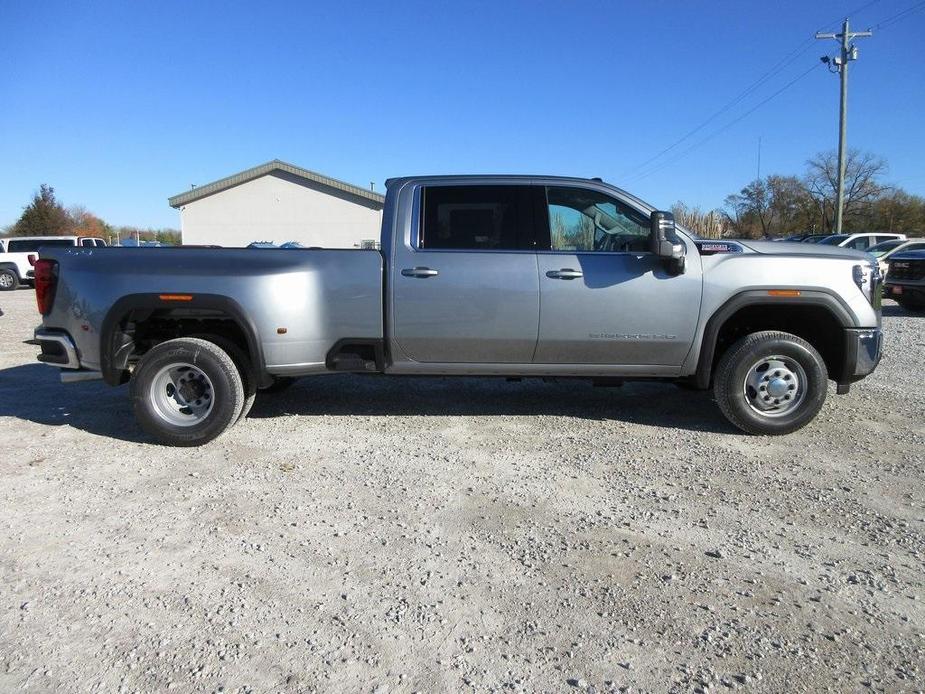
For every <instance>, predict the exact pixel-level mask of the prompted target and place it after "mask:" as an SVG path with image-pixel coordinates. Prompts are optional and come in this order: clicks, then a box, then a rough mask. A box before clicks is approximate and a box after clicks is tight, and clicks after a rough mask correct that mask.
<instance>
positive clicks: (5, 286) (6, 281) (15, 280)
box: [0, 268, 19, 292]
mask: <svg viewBox="0 0 925 694" xmlns="http://www.w3.org/2000/svg"><path fill="white" fill-rule="evenodd" d="M14 289H19V275H17V274H16V273H15V272H14V271H13V270H10V269H8V268H2V269H0V292H11V291H13V290H14Z"/></svg>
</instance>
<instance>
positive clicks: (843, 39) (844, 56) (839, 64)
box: [816, 17, 873, 234]
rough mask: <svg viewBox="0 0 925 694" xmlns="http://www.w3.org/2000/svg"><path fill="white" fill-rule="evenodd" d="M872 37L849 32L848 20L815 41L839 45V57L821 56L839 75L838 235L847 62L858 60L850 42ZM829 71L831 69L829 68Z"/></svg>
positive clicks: (841, 208) (845, 135)
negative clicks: (838, 31) (830, 40)
mask: <svg viewBox="0 0 925 694" xmlns="http://www.w3.org/2000/svg"><path fill="white" fill-rule="evenodd" d="M867 36H873V32H870V31H855V32H853V33H852V32H851V30H850V27H849V26H848V18H847V17H845V21H844V23H843V24H842V27H841V33H840V34H822V33H817V34H816V38H817V39H835V40H836V41H839V42H840V43H841V50H840V52H839V55H837V56H836V57H835V58H829V57H828V56H823V58H822V62H823V63H825V64H826V65H830V64H834V65H835V72H837V73H839V75H841V104H840V107H839V113H838V190H837V192H836V197H835V233H836V234H840V233H841V229H842V213H843V212H844V207H845V163H846V162H845V157H846V150H847V146H848V142H847V139H848V132H847V131H848V62H849V61H851V60H857V59H858V49H857V47H856V46H854V45H853V44H852V43H851V41H852V39H856V38H865V37H867ZM829 69H830V70H831V68H829Z"/></svg>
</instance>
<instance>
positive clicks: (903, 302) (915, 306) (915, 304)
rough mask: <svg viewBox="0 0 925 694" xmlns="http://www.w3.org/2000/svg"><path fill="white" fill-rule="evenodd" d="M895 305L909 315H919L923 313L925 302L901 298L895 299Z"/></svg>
mask: <svg viewBox="0 0 925 694" xmlns="http://www.w3.org/2000/svg"><path fill="white" fill-rule="evenodd" d="M896 303H897V304H899V305H900V306H901V307H902V309H903V310H905V311H908V312H909V313H921V312H922V311H925V301H923V300H921V299H912V298H910V297H902V298H897V299H896Z"/></svg>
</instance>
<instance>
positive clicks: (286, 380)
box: [260, 376, 297, 394]
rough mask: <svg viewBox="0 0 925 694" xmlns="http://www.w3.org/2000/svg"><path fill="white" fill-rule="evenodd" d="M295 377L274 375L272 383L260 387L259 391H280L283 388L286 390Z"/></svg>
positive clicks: (294, 380)
mask: <svg viewBox="0 0 925 694" xmlns="http://www.w3.org/2000/svg"><path fill="white" fill-rule="evenodd" d="M296 380H297V379H295V378H293V377H292V376H274V377H273V383H271V384H270V385H268V386H267V387H266V388H261V389H260V392H261V393H271V394H272V393H282V392H283V391H284V390H287V389H288V388H289V387H290V386H291V385H292V384H293V383H295V382H296Z"/></svg>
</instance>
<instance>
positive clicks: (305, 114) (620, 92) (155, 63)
mask: <svg viewBox="0 0 925 694" xmlns="http://www.w3.org/2000/svg"><path fill="white" fill-rule="evenodd" d="M915 4H916V0H880V1H879V2H873V3H869V2H865V0H850V2H829V1H825V0H822V1H814V2H805V0H803V1H799V0H797V1H791V0H781V1H779V2H773V3H768V2H750V1H747V0H745V1H743V0H739V1H737V2H732V1H717V2H696V3H695V2H680V1H678V2H669V1H658V0H655V1H645V2H607V1H602V2H590V1H582V0H576V1H574V2H565V1H564V0H563V1H561V2H546V1H544V0H538V1H534V2H498V1H496V2H461V1H460V2H453V3H443V2H439V1H437V0H427V1H422V2H400V1H396V2H389V3H373V2H362V3H333V2H329V3H320V2H319V3H316V2H271V1H265V2H262V3H255V2H234V1H227V0H226V1H224V2H214V3H213V2H169V1H159V2H155V3H136V2H124V1H123V2H104V1H102V0H100V1H96V2H54V1H49V2H31V1H28V0H21V1H19V0H0V27H2V28H3V40H2V41H0V63H2V65H3V68H2V74H0V225H6V224H9V223H11V222H13V221H15V219H16V218H17V217H18V216H19V214H20V212H21V209H22V207H23V205H25V204H26V203H27V202H28V201H29V199H30V197H31V195H32V193H33V191H34V190H36V189H37V188H38V186H39V184H40V183H49V184H51V185H53V186H54V187H55V189H56V191H57V194H58V196H59V198H60V199H61V200H62V201H63V202H64V203H65V204H67V205H70V204H76V203H79V204H83V205H85V206H86V207H87V208H88V209H90V210H91V211H93V212H94V213H96V214H98V215H100V216H101V217H103V218H104V219H105V220H106V221H108V222H110V223H113V224H136V225H140V226H178V224H179V219H178V214H177V212H176V211H175V210H172V209H171V208H170V207H169V206H168V205H167V197H168V196H170V195H173V194H176V193H179V192H182V191H183V190H186V189H188V188H189V185H190V184H191V183H196V184H200V185H201V184H204V183H207V182H209V181H212V180H214V179H216V178H221V177H223V176H226V175H228V174H231V173H234V172H236V171H239V170H241V169H245V168H248V167H251V166H254V165H256V164H259V163H262V162H265V161H268V160H270V159H273V158H280V159H283V160H286V161H289V162H291V163H293V164H296V165H299V166H304V167H306V168H309V169H314V170H316V171H319V172H321V173H324V174H328V175H331V176H334V177H337V178H341V179H344V180H347V181H350V182H352V183H356V184H359V185H364V186H365V185H368V184H369V182H370V181H375V182H376V187H377V189H378V190H383V181H384V180H385V179H386V178H388V177H390V176H398V175H407V174H416V173H495V172H500V173H553V174H563V175H576V176H601V177H603V178H604V179H605V180H608V181H610V182H613V183H615V184H617V185H619V186H621V187H624V188H626V189H628V190H630V191H631V192H633V193H636V194H637V195H639V196H640V197H642V198H644V199H647V200H649V201H650V202H652V203H653V204H655V205H658V206H668V205H670V204H671V203H673V202H674V201H676V200H683V201H685V202H686V203H688V204H691V205H699V206H702V207H705V208H709V207H714V206H718V205H720V204H721V203H722V201H723V198H724V197H725V196H726V195H727V194H728V193H730V192H734V191H736V190H738V189H739V188H741V187H742V185H744V184H745V183H747V182H748V181H749V180H750V179H752V178H754V176H755V172H756V154H757V146H758V138H759V137H760V138H761V141H762V159H761V170H762V173H772V172H778V173H797V174H799V173H802V171H803V168H804V162H805V160H806V159H807V158H808V157H809V156H811V155H813V154H814V153H816V152H818V151H820V150H824V149H828V148H833V147H834V146H835V144H836V136H837V130H836V123H837V108H838V78H837V76H836V75H833V74H829V73H828V72H826V71H825V68H824V67H821V66H820V67H818V68H816V69H814V70H812V71H811V72H810V73H809V74H807V75H806V76H805V77H803V78H802V79H800V80H798V81H797V82H796V83H795V84H793V86H791V87H790V88H788V89H786V90H785V91H783V92H782V93H781V94H780V95H779V96H777V97H776V98H774V99H773V100H771V101H770V102H768V103H767V104H765V105H763V106H761V107H760V108H758V109H757V110H756V111H755V112H754V113H752V114H750V115H748V116H747V117H745V118H743V119H742V120H741V121H739V122H738V123H735V124H734V125H732V126H731V127H728V128H726V129H725V130H723V131H722V132H720V133H719V134H718V135H716V136H715V137H713V138H712V139H709V140H708V141H707V142H706V143H704V144H703V145H702V146H699V147H697V148H695V149H693V150H692V151H691V152H689V153H688V154H686V155H685V156H683V157H681V158H678V159H677V160H676V161H672V159H673V158H674V157H675V155H678V154H681V153H683V152H684V151H685V150H687V148H688V147H689V146H690V145H693V144H696V143H698V142H699V141H701V140H702V139H703V138H704V137H706V136H709V135H711V134H712V133H713V132H714V131H715V130H719V129H720V128H722V127H724V126H725V125H726V124H727V123H728V122H729V121H732V120H734V119H736V118H738V117H739V116H741V115H742V114H743V113H745V112H746V111H748V110H749V109H750V108H752V107H753V106H755V105H756V104H758V103H759V102H761V101H762V100H764V99H766V98H767V97H768V96H770V95H771V94H772V93H774V92H775V91H777V90H778V89H780V88H781V87H783V86H784V85H785V84H787V83H788V82H790V81H791V80H793V79H794V78H796V77H797V76H799V75H800V74H802V73H804V72H805V71H806V70H808V69H810V68H811V67H812V66H813V65H814V64H817V63H819V56H821V55H823V54H824V53H827V54H830V55H831V54H833V53H834V51H835V50H836V44H835V42H834V41H825V42H824V41H809V40H808V37H810V36H811V35H812V33H813V32H814V31H816V30H817V29H820V28H823V27H825V28H826V29H827V30H828V29H834V28H836V23H837V22H838V21H839V20H840V18H841V17H842V16H844V15H845V14H846V13H848V12H853V11H855V10H857V11H856V12H855V13H854V14H853V15H852V24H853V26H855V27H857V28H859V29H860V28H866V27H868V26H872V25H875V24H877V23H878V22H880V21H882V20H884V19H887V18H890V17H892V16H894V15H896V14H897V13H899V12H901V11H902V10H904V9H906V8H908V7H911V6H913V5H915ZM865 5H867V6H866V7H865ZM923 31H925V9H920V10H919V11H917V12H913V13H911V14H910V15H908V16H907V17H906V18H905V19H903V20H902V21H898V22H894V23H893V24H891V25H890V26H886V27H884V28H882V29H880V30H877V31H876V32H875V35H874V37H873V38H869V39H862V40H860V41H859V42H858V46H859V50H860V60H858V61H857V62H854V63H852V64H851V83H850V93H849V103H850V111H849V143H850V144H851V145H852V146H856V147H859V148H862V149H865V150H870V151H873V152H875V153H877V154H879V155H881V156H883V157H885V158H886V159H887V160H888V161H889V163H890V173H889V177H888V178H889V180H891V181H894V182H896V183H898V184H899V185H902V186H903V187H905V188H906V189H907V190H909V191H911V192H914V193H918V194H920V195H922V194H925V170H923V169H925V165H923V162H925V137H923V123H925V116H923V115H922V114H923V113H925V68H923V65H925V62H923V61H922V56H921V38H920V37H921V34H922V32H923ZM794 52H796V53H794ZM788 56H792V57H794V59H793V61H792V62H791V63H790V64H788V65H786V66H785V67H784V69H782V70H781V71H780V72H778V73H777V74H775V75H774V76H772V77H771V78H770V79H769V80H768V81H767V82H766V83H765V84H763V85H761V86H760V87H759V88H758V89H756V90H755V91H754V93H753V94H751V95H749V96H748V97H747V98H745V99H744V100H743V101H742V102H741V103H739V104H737V105H736V106H734V107H733V108H731V109H730V110H729V111H728V112H726V113H725V114H723V115H721V116H720V117H718V118H717V119H716V120H714V121H713V122H711V123H710V124H709V125H707V126H706V127H704V128H703V129H702V130H701V131H699V132H698V133H697V134H696V135H694V136H693V137H691V138H690V139H689V140H686V141H685V142H683V143H682V144H681V145H679V146H678V147H676V148H675V149H673V150H671V151H670V152H669V153H668V155H666V156H665V157H662V158H661V159H658V160H656V161H655V162H653V164H651V165H650V166H649V167H648V168H643V169H640V168H639V165H640V164H642V163H643V162H645V161H646V160H647V159H649V158H650V157H652V156H653V155H655V154H657V153H658V152H659V151H661V150H663V149H664V148H666V147H668V146H669V145H671V144H672V143H673V142H675V141H676V140H678V139H679V138H680V137H682V136H683V135H684V134H685V133H687V132H689V131H690V130H691V129H693V128H695V127H696V126H698V125H699V124H700V123H702V122H703V121H704V120H706V119H707V118H708V117H709V116H711V115H712V114H713V113H714V112H715V111H717V110H718V109H720V108H721V107H723V106H724V105H725V104H727V103H728V102H729V101H730V100H732V99H733V98H734V97H736V96H737V95H738V94H740V93H741V92H742V91H743V90H744V89H745V88H747V87H748V86H749V85H751V84H752V83H754V82H755V81H756V80H757V79H758V78H760V77H761V76H762V75H764V74H765V73H767V71H768V70H769V69H771V68H772V67H774V66H775V65H776V64H778V63H779V62H780V61H781V60H782V59H784V58H787V57H788ZM661 162H665V165H664V166H661V167H660V168H656V169H655V170H654V171H652V172H651V174H650V175H647V176H640V175H639V174H640V173H643V174H644V173H647V172H648V171H649V170H651V169H653V168H655V167H656V166H657V165H659V164H661Z"/></svg>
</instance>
